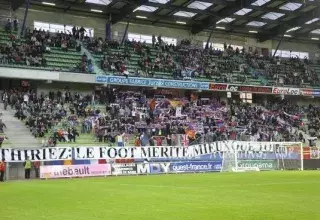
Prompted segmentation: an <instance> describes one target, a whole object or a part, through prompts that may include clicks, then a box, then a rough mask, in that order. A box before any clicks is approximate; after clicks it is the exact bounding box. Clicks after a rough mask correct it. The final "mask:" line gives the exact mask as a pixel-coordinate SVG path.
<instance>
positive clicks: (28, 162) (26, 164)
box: [23, 157, 32, 179]
mask: <svg viewBox="0 0 320 220" xmlns="http://www.w3.org/2000/svg"><path fill="white" fill-rule="evenodd" d="M23 165H24V176H25V178H26V179H30V172H31V167H32V163H31V160H30V159H29V157H27V159H26V161H25V162H24V164H23Z"/></svg>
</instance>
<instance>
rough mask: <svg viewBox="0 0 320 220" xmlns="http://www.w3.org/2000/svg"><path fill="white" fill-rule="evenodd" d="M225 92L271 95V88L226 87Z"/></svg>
mask: <svg viewBox="0 0 320 220" xmlns="http://www.w3.org/2000/svg"><path fill="white" fill-rule="evenodd" d="M227 90H228V91H231V92H251V93H272V88H271V87H256V86H237V85H228V89H227Z"/></svg>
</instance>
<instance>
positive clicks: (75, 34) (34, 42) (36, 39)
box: [0, 19, 94, 73]
mask: <svg viewBox="0 0 320 220" xmlns="http://www.w3.org/2000/svg"><path fill="white" fill-rule="evenodd" d="M17 30H18V21H17V20H14V22H13V24H12V22H11V20H10V19H8V21H7V23H6V25H5V31H6V32H7V34H8V39H9V41H8V42H7V43H6V44H0V63H1V64H21V65H27V66H35V67H47V59H46V57H45V54H46V53H50V52H51V48H53V47H54V48H61V50H62V51H64V52H66V53H68V51H69V50H71V49H72V50H75V51H77V52H79V53H80V52H81V44H80V43H79V42H77V41H85V40H86V39H87V38H89V36H88V35H85V32H86V30H85V29H84V28H83V27H81V28H78V27H75V26H74V27H73V28H72V32H70V31H58V32H57V33H51V32H49V31H45V30H43V29H42V30H41V29H33V30H32V29H28V28H27V29H26V30H25V32H24V36H22V38H20V37H19V34H18V33H17ZM63 69H69V70H70V71H75V72H84V73H93V72H94V68H93V64H92V61H91V59H87V55H83V56H82V57H81V58H80V59H79V62H78V64H77V65H74V66H70V67H68V68H63ZM53 70H61V68H60V67H59V66H58V67H53Z"/></svg>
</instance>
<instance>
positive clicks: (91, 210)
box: [0, 171, 320, 220]
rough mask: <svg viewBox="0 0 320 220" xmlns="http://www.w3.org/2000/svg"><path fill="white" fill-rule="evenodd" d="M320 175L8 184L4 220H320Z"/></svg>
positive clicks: (1, 192)
mask: <svg viewBox="0 0 320 220" xmlns="http://www.w3.org/2000/svg"><path fill="white" fill-rule="evenodd" d="M319 184H320V172H317V171H314V172H312V171H306V172H293V171H292V172H257V173H208V174H183V175H162V176H160V175H159V176H126V177H108V178H88V179H64V180H43V181H40V180H31V181H17V182H15V181H11V182H10V181H9V182H5V183H1V184H0V200H1V206H0V215H1V217H2V219H4V220H17V219H24V220H59V219H66V220H102V219H103V220H105V219H108V220H129V219H130V220H214V219H222V220H242V219H246V220H260V219H261V220H280V219H283V220H288V219H290V220H292V219H297V220H304V219H306V220H310V219H314V220H317V219H320V207H319V205H320V188H319Z"/></svg>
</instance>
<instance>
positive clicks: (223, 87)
mask: <svg viewBox="0 0 320 220" xmlns="http://www.w3.org/2000/svg"><path fill="white" fill-rule="evenodd" d="M227 87H228V85H227V84H214V83H210V85H209V88H210V89H211V90H220V91H226V90H227Z"/></svg>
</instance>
